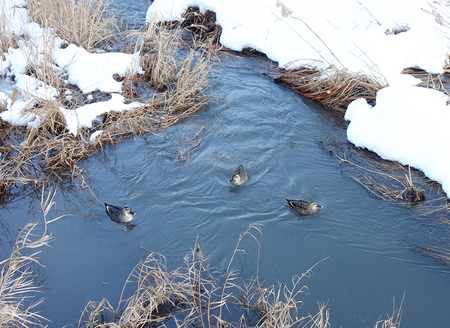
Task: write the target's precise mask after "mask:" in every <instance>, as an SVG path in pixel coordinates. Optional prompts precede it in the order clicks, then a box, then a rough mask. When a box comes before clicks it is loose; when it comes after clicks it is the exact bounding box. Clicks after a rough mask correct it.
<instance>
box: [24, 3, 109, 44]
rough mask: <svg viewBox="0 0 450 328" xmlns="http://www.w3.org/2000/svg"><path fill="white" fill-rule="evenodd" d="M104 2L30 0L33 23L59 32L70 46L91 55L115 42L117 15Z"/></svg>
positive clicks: (28, 5)
mask: <svg viewBox="0 0 450 328" xmlns="http://www.w3.org/2000/svg"><path fill="white" fill-rule="evenodd" d="M110 5H111V2H109V1H103V0H63V1H38V0H27V8H28V10H29V13H30V18H31V21H33V22H37V23H38V24H39V25H41V26H42V27H52V28H56V33H57V34H58V36H59V37H60V38H61V39H63V40H65V41H66V42H68V43H73V44H75V45H77V46H80V47H83V48H85V49H86V50H87V51H92V50H94V49H95V48H99V47H101V46H104V45H106V44H108V43H111V42H114V41H115V34H116V33H117V31H118V26H117V16H118V15H117V13H116V12H115V11H114V10H112V9H111V8H110Z"/></svg>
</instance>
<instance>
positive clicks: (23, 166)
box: [0, 1, 212, 196]
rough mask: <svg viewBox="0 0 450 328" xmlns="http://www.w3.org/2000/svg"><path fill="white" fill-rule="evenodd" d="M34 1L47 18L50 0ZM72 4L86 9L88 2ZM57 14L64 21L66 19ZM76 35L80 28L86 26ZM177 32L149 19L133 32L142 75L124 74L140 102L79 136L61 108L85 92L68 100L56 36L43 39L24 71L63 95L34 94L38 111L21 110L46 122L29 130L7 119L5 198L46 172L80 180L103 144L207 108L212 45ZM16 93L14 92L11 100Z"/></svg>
mask: <svg viewBox="0 0 450 328" xmlns="http://www.w3.org/2000/svg"><path fill="white" fill-rule="evenodd" d="M69 3H70V1H68V2H67V3H66V4H65V5H68V4H69ZM76 5H78V6H85V5H86V2H80V3H78V2H76ZM91 5H92V4H91ZM30 6H31V7H32V8H33V10H34V15H35V16H33V17H35V19H37V18H36V17H37V16H36V15H38V14H39V15H43V16H42V17H45V15H44V13H43V12H44V11H45V10H51V8H52V7H48V8H47V7H46V6H50V4H47V2H45V4H44V3H41V2H39V3H31V4H30ZM36 6H37V7H36ZM99 6H100V4H99ZM64 8H65V9H64ZM67 8H69V7H67ZM67 8H66V7H64V6H62V7H61V8H60V9H59V10H63V9H64V11H63V13H64V14H67V13H68V12H66V10H68V9H67ZM70 8H72V9H71V10H74V11H75V12H78V11H80V13H85V11H83V10H85V8H84V7H83V8H81V9H77V8H78V7H70ZM95 8H96V9H98V8H97V7H95ZM44 9H45V10H44ZM104 10H106V9H104ZM102 13H103V12H102ZM98 15H100V13H98ZM39 17H41V16H39ZM64 17H66V16H64ZM41 19H44V18H41ZM55 19H56V18H55ZM60 19H62V21H66V20H65V18H60ZM94 23H95V20H94V21H93V22H92V24H94ZM102 24H103V23H102ZM98 28H100V27H98ZM79 32H80V33H83V30H81V31H79ZM133 33H136V31H135V32H133ZM180 33H181V32H180V30H179V29H174V30H169V29H168V28H167V27H165V26H157V24H149V25H148V26H147V27H146V28H145V30H144V31H141V32H140V33H139V34H138V36H137V37H134V39H133V40H134V42H136V44H135V49H136V51H138V52H139V53H140V55H141V57H140V58H141V62H140V65H141V67H142V69H143V70H144V71H145V73H144V74H142V73H140V72H137V71H134V70H132V69H130V70H129V71H128V72H127V74H126V75H125V77H124V79H123V81H124V82H123V93H124V95H125V96H126V97H127V99H128V100H129V101H139V103H140V104H141V105H140V106H138V107H135V109H133V110H129V111H124V112H110V113H108V114H106V115H105V120H104V121H103V122H102V123H101V124H98V125H96V126H94V127H93V128H91V129H87V128H83V129H81V130H80V131H78V134H77V136H76V137H75V136H73V135H72V134H71V133H69V132H68V130H67V128H66V125H67V124H66V122H65V118H64V116H63V115H62V113H61V112H60V110H59V108H60V107H65V108H67V109H73V108H76V107H78V106H80V105H83V103H80V101H79V99H83V98H85V97H84V96H82V97H78V96H77V97H73V99H78V100H76V101H75V102H74V101H67V99H66V98H65V97H64V91H65V90H66V89H68V88H69V86H67V85H65V84H64V83H63V82H62V80H61V78H60V77H59V75H60V74H61V73H62V71H61V70H58V69H57V68H56V66H55V65H54V63H53V59H52V49H53V47H54V44H53V43H52V42H50V40H52V37H54V35H53V36H52V35H50V34H49V35H48V36H47V37H48V40H49V41H48V42H45V46H44V49H42V50H41V51H43V52H42V53H36V54H33V55H31V57H32V58H28V61H29V64H28V66H27V72H26V74H28V75H30V76H33V77H35V78H37V79H39V80H41V81H43V82H44V83H45V84H47V85H51V86H53V87H55V88H56V89H57V90H58V91H59V92H60V96H59V97H57V98H56V99H54V100H44V99H40V98H37V97H35V98H34V99H33V103H34V106H33V108H32V109H30V110H29V111H26V112H25V113H24V114H27V113H33V115H35V116H36V120H42V121H43V122H42V124H40V126H39V127H38V128H31V129H28V130H26V129H23V128H20V127H12V126H10V125H9V124H8V123H5V122H3V121H2V125H3V129H2V133H1V135H0V137H1V143H2V145H1V147H0V152H1V158H0V175H1V178H2V179H1V186H0V194H1V195H2V196H6V195H7V194H8V193H9V192H11V190H12V188H14V187H16V186H30V185H31V186H34V187H38V186H40V185H42V183H43V182H44V181H45V180H46V179H48V178H49V177H52V176H61V174H63V175H69V176H72V177H76V178H79V179H81V181H83V176H82V171H81V169H79V168H78V166H77V164H78V162H79V161H80V160H81V159H84V158H86V157H88V156H90V155H91V154H93V153H94V152H95V151H96V150H98V149H100V148H102V147H103V146H104V145H105V144H108V143H110V144H115V143H116V142H119V141H120V140H123V139H124V138H127V137H130V136H137V135H143V134H151V133H155V132H156V131H157V130H158V129H162V128H167V127H169V126H171V125H173V124H175V123H177V122H178V121H179V120H181V119H183V118H185V117H187V116H189V115H191V114H192V113H195V112H196V111H198V110H201V109H202V108H204V107H205V106H206V105H207V104H208V101H209V97H208V96H207V95H206V93H205V91H206V89H207V87H208V75H209V72H210V69H211V63H212V58H211V53H210V52H209V51H208V44H206V46H205V47H204V46H202V45H201V44H198V43H195V44H193V45H192V46H191V47H188V48H187V49H186V47H185V45H183V44H182V40H181V38H180ZM79 37H81V38H82V36H79ZM86 38H88V37H87V36H86ZM101 40H104V39H103V38H102V39H101ZM99 42H100V39H99V40H97V41H95V42H93V41H92V42H91V43H90V45H89V47H94V46H98V45H99ZM36 48H37V47H36ZM155 89H156V90H157V91H158V92H155V91H154V90H155ZM149 90H153V92H152V94H153V96H151V97H150V98H148V97H145V96H144V94H148V93H149ZM17 95H18V93H17V94H14V95H11V99H12V101H14V99H13V98H16V97H17ZM95 131H99V132H100V131H101V133H100V134H99V135H98V136H97V137H96V138H95V139H94V140H90V135H91V134H92V133H93V132H95Z"/></svg>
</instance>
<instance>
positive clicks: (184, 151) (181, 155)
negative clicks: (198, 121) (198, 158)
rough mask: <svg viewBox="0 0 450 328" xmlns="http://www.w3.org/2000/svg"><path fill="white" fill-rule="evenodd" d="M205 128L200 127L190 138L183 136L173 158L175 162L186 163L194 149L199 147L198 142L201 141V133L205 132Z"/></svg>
mask: <svg viewBox="0 0 450 328" xmlns="http://www.w3.org/2000/svg"><path fill="white" fill-rule="evenodd" d="M205 129H206V127H205V126H202V127H201V128H200V129H199V130H198V131H197V132H195V133H194V135H192V136H184V137H183V138H181V139H180V141H179V142H178V154H177V156H176V157H175V159H176V160H177V161H180V162H184V161H188V160H189V159H190V158H191V156H192V154H193V151H194V148H196V147H198V145H200V142H201V141H202V139H203V133H204V132H205Z"/></svg>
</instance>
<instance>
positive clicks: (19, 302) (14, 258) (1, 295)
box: [0, 188, 61, 328]
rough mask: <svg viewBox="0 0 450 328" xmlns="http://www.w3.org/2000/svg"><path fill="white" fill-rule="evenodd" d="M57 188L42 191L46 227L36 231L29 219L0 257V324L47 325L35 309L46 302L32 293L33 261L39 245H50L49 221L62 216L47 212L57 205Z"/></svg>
mask: <svg viewBox="0 0 450 328" xmlns="http://www.w3.org/2000/svg"><path fill="white" fill-rule="evenodd" d="M55 193H56V191H55V192H50V193H48V194H47V196H45V195H44V188H43V189H42V194H41V212H42V214H43V217H44V231H43V232H42V234H40V235H39V234H36V232H37V227H38V223H37V222H29V223H27V224H26V225H25V226H24V227H23V228H22V229H21V230H20V233H19V235H18V236H17V238H16V241H15V243H14V246H13V249H12V252H11V254H10V256H9V257H8V258H7V259H5V260H3V261H1V262H0V265H1V270H0V327H23V328H26V327H31V326H32V327H46V325H44V324H43V323H42V321H46V320H47V319H45V318H44V317H42V316H41V315H39V313H38V312H36V309H35V308H36V306H38V305H39V304H41V303H42V302H43V299H42V298H41V299H39V300H37V301H35V302H33V301H32V299H33V294H34V293H36V292H38V291H39V287H38V286H37V285H36V284H35V279H36V276H35V273H34V272H33V266H34V265H40V263H39V261H38V255H39V253H40V251H39V250H37V249H39V248H40V247H42V246H48V245H49V242H50V241H51V237H50V235H49V234H48V232H47V225H48V224H49V223H51V222H53V221H56V220H58V219H60V218H61V217H58V218H55V219H52V220H48V219H47V214H48V213H49V211H50V209H51V208H52V207H53V205H54V201H53V198H54V196H55Z"/></svg>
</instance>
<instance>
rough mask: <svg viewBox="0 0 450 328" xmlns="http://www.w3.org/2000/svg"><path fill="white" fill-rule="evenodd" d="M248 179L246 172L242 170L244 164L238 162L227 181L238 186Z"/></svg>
mask: <svg viewBox="0 0 450 328" xmlns="http://www.w3.org/2000/svg"><path fill="white" fill-rule="evenodd" d="M247 180H248V177H247V173H246V172H245V170H244V166H243V165H242V164H239V165H238V167H237V168H236V170H234V173H233V175H232V176H231V180H230V181H228V183H233V184H234V185H235V186H240V185H241V184H244V183H246V182H247Z"/></svg>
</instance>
